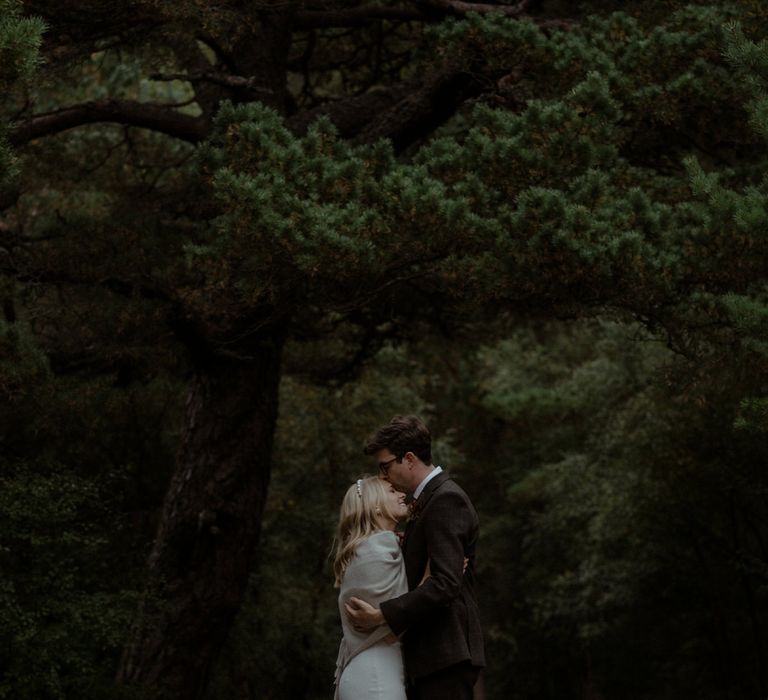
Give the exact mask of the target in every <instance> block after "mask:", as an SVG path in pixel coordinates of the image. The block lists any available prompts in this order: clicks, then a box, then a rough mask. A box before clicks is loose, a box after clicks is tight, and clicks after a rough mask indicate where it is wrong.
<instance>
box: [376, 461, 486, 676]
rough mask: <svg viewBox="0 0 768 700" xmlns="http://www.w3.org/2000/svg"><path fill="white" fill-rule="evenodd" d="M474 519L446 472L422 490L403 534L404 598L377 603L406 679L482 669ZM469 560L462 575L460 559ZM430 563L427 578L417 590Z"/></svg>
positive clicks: (462, 562)
mask: <svg viewBox="0 0 768 700" xmlns="http://www.w3.org/2000/svg"><path fill="white" fill-rule="evenodd" d="M478 532H479V520H478V517H477V513H476V512H475V509H474V507H473V506H472V503H471V501H470V500H469V497H468V496H467V494H466V493H464V490H463V489H462V488H461V487H460V486H458V485H457V484H456V483H455V482H454V481H453V479H451V478H450V477H449V476H448V475H447V474H446V473H444V472H443V473H441V474H438V475H437V476H436V477H434V478H433V479H431V480H430V481H429V482H428V483H427V485H426V486H425V487H424V491H423V492H422V493H421V495H420V496H419V498H418V499H417V501H416V503H415V508H414V511H413V514H412V516H411V520H410V521H409V522H408V525H407V527H406V530H405V536H404V539H403V554H404V558H405V573H406V576H407V578H408V593H406V594H404V595H401V596H399V597H397V598H393V599H391V600H388V601H385V602H383V603H381V612H382V613H383V615H384V618H385V619H386V621H387V623H388V624H389V626H390V627H391V628H392V631H393V632H395V634H402V633H403V632H405V635H404V636H403V638H402V648H403V658H404V660H405V668H406V672H407V674H408V676H409V677H410V678H418V677H421V676H426V675H429V674H431V673H435V672H436V671H439V670H440V669H443V668H446V667H448V666H452V665H453V664H456V663H459V662H460V661H465V660H469V661H470V662H471V663H472V664H473V665H474V666H485V654H484V651H483V635H482V630H481V629H480V615H479V611H478V607H477V599H476V596H475V550H476V547H477V538H478ZM465 557H466V558H467V559H469V563H468V565H467V570H466V571H465V572H464V573H462V569H463V566H464V558H465ZM427 560H429V566H430V572H431V575H430V577H429V578H428V579H427V580H426V582H425V583H424V584H423V585H421V586H419V582H420V581H421V579H422V577H423V576H424V571H425V569H426V566H427Z"/></svg>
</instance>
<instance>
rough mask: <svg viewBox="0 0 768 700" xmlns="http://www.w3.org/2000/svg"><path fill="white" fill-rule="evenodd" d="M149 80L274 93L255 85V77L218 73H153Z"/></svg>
mask: <svg viewBox="0 0 768 700" xmlns="http://www.w3.org/2000/svg"><path fill="white" fill-rule="evenodd" d="M149 79H150V80H162V81H168V80H185V81H187V82H188V83H200V82H206V83H213V84H214V85H221V86H223V87H228V88H235V89H238V90H240V89H245V90H249V91H252V92H261V93H265V94H268V95H272V94H273V93H274V91H273V90H270V89H269V88H265V87H261V86H259V85H256V76H255V75H252V76H251V77H249V78H245V77H243V76H242V75H223V74H220V73H155V74H154V75H150V76H149Z"/></svg>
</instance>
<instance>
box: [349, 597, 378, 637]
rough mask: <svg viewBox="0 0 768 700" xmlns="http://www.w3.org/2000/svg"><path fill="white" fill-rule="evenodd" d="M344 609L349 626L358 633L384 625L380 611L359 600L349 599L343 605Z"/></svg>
mask: <svg viewBox="0 0 768 700" xmlns="http://www.w3.org/2000/svg"><path fill="white" fill-rule="evenodd" d="M344 609H345V610H346V611H347V617H348V618H349V622H350V624H351V625H352V627H353V628H354V629H356V630H357V631H358V632H365V631H367V630H370V629H373V628H374V627H378V626H379V625H383V624H384V615H382V614H381V610H379V609H378V608H374V607H373V606H372V605H370V604H368V603H366V602H365V601H364V600H360V598H354V597H353V598H350V599H349V600H348V601H347V602H346V603H344Z"/></svg>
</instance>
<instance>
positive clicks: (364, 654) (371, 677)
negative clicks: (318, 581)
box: [335, 531, 408, 700]
mask: <svg viewBox="0 0 768 700" xmlns="http://www.w3.org/2000/svg"><path fill="white" fill-rule="evenodd" d="M407 592H408V583H407V581H406V578H405V566H404V564H403V555H402V552H401V551H400V544H399V543H398V541H397V537H396V536H395V533H394V532H390V531H384V532H375V533H374V534H372V535H371V536H370V537H368V538H367V539H366V540H364V541H363V542H361V543H360V544H359V545H358V547H357V551H356V553H355V556H354V558H353V559H352V561H351V562H350V563H349V566H347V570H346V571H345V572H344V580H343V581H342V582H341V590H340V592H339V613H340V614H341V627H342V630H343V632H344V637H343V639H342V640H341V645H340V646H339V656H338V659H337V661H336V695H335V698H336V700H405V673H404V670H403V657H402V654H401V652H400V642H395V643H394V644H391V643H389V642H388V641H387V640H386V639H385V637H386V636H387V635H389V634H390V633H391V630H390V629H389V626H388V625H382V626H381V627H377V628H376V629H373V630H370V631H369V632H356V631H355V630H354V629H353V628H352V627H351V626H350V624H349V621H348V620H347V616H346V612H345V610H344V603H345V602H347V601H348V600H349V599H350V598H351V597H353V596H354V597H355V598H360V599H361V600H364V601H366V602H367V603H370V604H371V605H373V606H377V607H378V605H379V603H381V602H382V601H383V600H389V599H390V598H396V597H397V596H399V595H402V594H403V593H407Z"/></svg>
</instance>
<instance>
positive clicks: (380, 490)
mask: <svg viewBox="0 0 768 700" xmlns="http://www.w3.org/2000/svg"><path fill="white" fill-rule="evenodd" d="M388 487H389V483H388V482H386V481H384V480H383V479H382V478H381V477H378V476H365V477H363V478H362V479H358V480H357V481H356V482H355V483H354V484H352V486H350V487H349V488H348V489H347V492H346V493H345V494H344V499H343V500H342V502H341V508H340V509H339V524H338V525H337V526H336V537H335V538H334V548H335V553H334V557H333V574H334V577H335V581H334V586H335V587H336V588H338V587H339V586H340V585H341V581H342V579H343V578H344V572H345V571H346V570H347V566H348V565H349V562H350V561H352V557H354V556H355V550H356V549H357V545H359V544H360V543H361V542H362V541H363V540H364V539H365V538H366V537H368V536H369V535H371V534H372V533H374V532H377V531H379V530H381V525H380V524H379V522H380V518H381V516H385V517H388V518H392V520H397V518H396V516H395V515H394V514H393V513H392V510H391V508H390V505H389V502H388V499H387V488H388ZM377 511H378V512H377Z"/></svg>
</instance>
